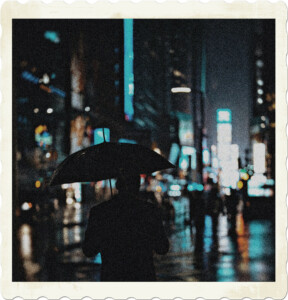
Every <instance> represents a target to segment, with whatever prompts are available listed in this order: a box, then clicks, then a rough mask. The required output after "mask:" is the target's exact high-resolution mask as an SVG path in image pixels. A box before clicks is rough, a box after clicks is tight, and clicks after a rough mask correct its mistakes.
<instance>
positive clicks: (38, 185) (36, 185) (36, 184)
mask: <svg viewBox="0 0 288 300" xmlns="http://www.w3.org/2000/svg"><path fill="white" fill-rule="evenodd" d="M40 186H41V182H40V181H39V180H37V181H36V182H35V187H36V188H37V189H39V188H40Z"/></svg>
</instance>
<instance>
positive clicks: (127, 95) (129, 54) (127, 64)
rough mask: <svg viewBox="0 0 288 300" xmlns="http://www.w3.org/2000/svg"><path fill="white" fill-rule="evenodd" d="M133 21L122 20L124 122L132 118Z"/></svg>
mask: <svg viewBox="0 0 288 300" xmlns="http://www.w3.org/2000/svg"><path fill="white" fill-rule="evenodd" d="M133 58H134V52H133V19H124V113H125V120H126V121H132V120H133V116H134V107H133V96H134V74H133Z"/></svg>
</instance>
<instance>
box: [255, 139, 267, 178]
mask: <svg viewBox="0 0 288 300" xmlns="http://www.w3.org/2000/svg"><path fill="white" fill-rule="evenodd" d="M265 157H266V146H265V144H264V143H255V144H254V145H253V165H254V172H255V173H265V171H266V167H265V164H266V160H265Z"/></svg>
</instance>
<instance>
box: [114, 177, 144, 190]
mask: <svg viewBox="0 0 288 300" xmlns="http://www.w3.org/2000/svg"><path fill="white" fill-rule="evenodd" d="M116 188H117V190H118V192H119V193H120V194H123V193H129V194H137V193H138V192H139V188H140V175H139V174H121V176H119V177H118V178H117V181H116Z"/></svg>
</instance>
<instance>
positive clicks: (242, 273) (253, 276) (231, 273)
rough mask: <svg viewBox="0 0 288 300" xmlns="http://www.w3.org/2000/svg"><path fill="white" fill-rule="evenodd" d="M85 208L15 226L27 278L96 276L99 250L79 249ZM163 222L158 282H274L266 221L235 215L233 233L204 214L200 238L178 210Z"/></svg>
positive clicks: (222, 222) (270, 228) (221, 221)
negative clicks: (166, 245)
mask: <svg viewBox="0 0 288 300" xmlns="http://www.w3.org/2000/svg"><path fill="white" fill-rule="evenodd" d="M88 213H89V209H88V208H87V207H82V206H81V205H80V204H76V206H75V205H67V206H66V207H64V208H59V209H58V210H56V211H55V212H54V214H53V216H52V217H48V216H46V217H41V218H38V219H36V220H35V221H34V222H33V224H22V225H21V227H20V229H19V237H20V253H21V258H22V262H23V267H24V271H25V273H26V280H28V281H99V279H100V264H101V257H100V255H98V256H96V257H95V258H94V259H88V258H86V257H85V256H84V255H83V253H82V250H81V242H82V239H83V236H84V232H85V226H86V220H87V216H88ZM175 217H176V218H175V220H176V221H177V222H175V223H174V224H166V230H167V234H168V236H169V240H170V250H169V252H168V254H167V255H164V256H160V255H159V256H158V255H156V256H155V267H156V273H157V278H158V281H217V282H224V281H274V280H275V271H274V270H275V268H274V264H275V258H274V254H275V247H274V228H273V226H272V221H270V220H265V219H262V220H250V221H247V222H244V220H243V217H242V214H238V216H237V230H236V231H237V235H232V236H231V235H229V234H228V228H229V226H228V221H227V216H225V215H224V216H223V215H220V217H219V226H218V231H217V234H216V235H215V234H214V235H213V231H212V221H211V218H210V217H209V216H205V228H204V232H203V235H201V236H200V237H199V236H198V235H197V233H196V229H195V227H194V226H191V225H184V216H183V214H180V215H176V216H175Z"/></svg>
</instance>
